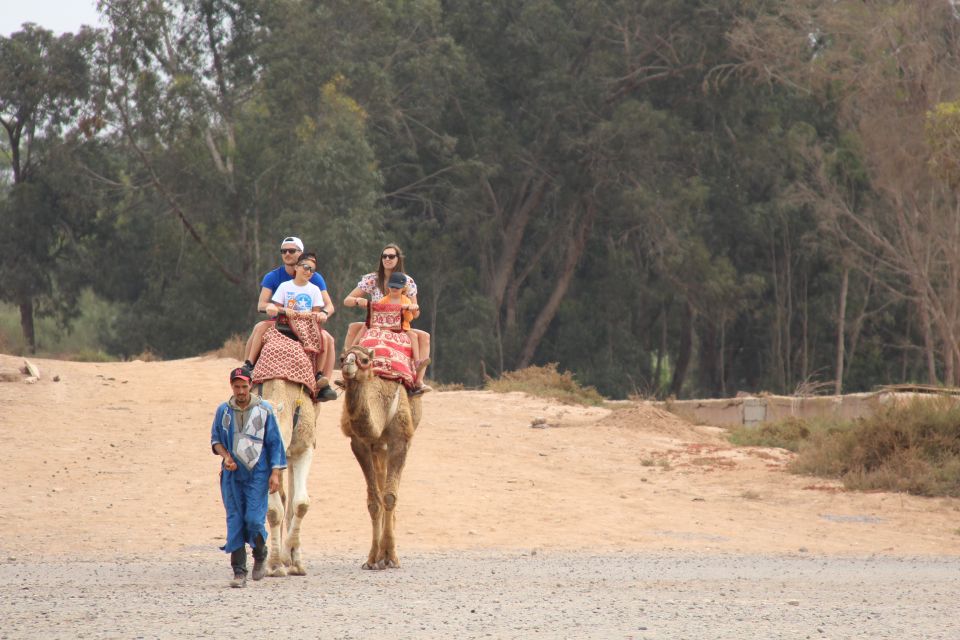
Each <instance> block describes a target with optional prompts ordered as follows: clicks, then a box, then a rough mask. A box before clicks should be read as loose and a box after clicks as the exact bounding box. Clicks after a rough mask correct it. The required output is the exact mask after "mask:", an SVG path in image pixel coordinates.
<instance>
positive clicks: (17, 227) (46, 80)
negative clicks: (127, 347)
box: [0, 24, 98, 351]
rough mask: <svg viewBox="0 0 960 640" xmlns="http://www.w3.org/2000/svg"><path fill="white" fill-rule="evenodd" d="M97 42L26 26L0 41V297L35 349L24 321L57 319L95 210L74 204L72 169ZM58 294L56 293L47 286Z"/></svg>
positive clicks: (87, 115)
mask: <svg viewBox="0 0 960 640" xmlns="http://www.w3.org/2000/svg"><path fill="white" fill-rule="evenodd" d="M96 38H97V34H96V32H94V31H93V30H90V29H87V28H84V29H81V30H80V31H79V32H77V33H76V34H71V33H65V34H63V35H60V36H55V35H54V34H53V33H52V32H51V31H48V30H46V29H43V28H41V27H39V26H36V25H33V24H25V25H24V27H23V29H22V30H20V31H17V32H15V33H13V34H12V35H11V36H10V37H0V125H2V126H3V129H4V132H5V136H4V137H3V139H2V142H0V153H2V156H3V158H4V161H5V162H4V163H5V165H6V166H5V171H4V173H5V174H6V176H7V178H8V179H7V181H6V184H4V188H3V193H2V194H0V299H3V300H7V301H10V302H13V303H14V304H16V305H17V306H18V308H19V311H20V326H21V330H22V332H23V336H24V339H25V341H26V343H27V345H28V347H29V348H30V349H31V351H33V350H35V349H36V345H37V342H36V333H35V329H34V316H35V313H36V312H37V311H38V309H39V310H40V311H53V310H59V311H61V314H60V315H61V317H65V315H66V310H67V309H69V308H70V306H71V302H72V301H75V300H76V296H77V295H78V293H79V287H76V286H69V285H70V284H72V283H75V282H76V281H77V278H79V277H81V276H82V275H83V274H82V271H80V270H77V269H76V268H75V267H76V266H77V265H76V264H74V263H72V260H73V259H74V258H75V257H76V256H77V252H78V251H79V246H78V243H79V242H80V241H81V240H82V239H83V237H84V236H85V235H87V234H88V233H89V231H90V225H91V220H92V218H93V216H95V214H96V207H95V206H91V203H90V201H89V199H87V198H85V197H80V196H79V195H78V192H81V191H82V187H81V185H80V184H79V182H78V180H79V179H80V178H79V177H78V174H79V171H78V169H77V166H76V165H75V164H74V163H73V162H72V160H73V157H74V156H75V155H77V154H79V153H81V151H80V147H81V146H82V145H84V143H86V142H87V141H88V138H89V137H90V136H92V135H93V134H94V132H95V129H97V127H98V125H97V123H96V117H95V109H94V108H93V106H92V103H91V100H90V98H91V59H92V52H93V49H94V45H95V43H96ZM58 280H60V281H63V280H66V282H61V286H59V287H58V286H57V281H58Z"/></svg>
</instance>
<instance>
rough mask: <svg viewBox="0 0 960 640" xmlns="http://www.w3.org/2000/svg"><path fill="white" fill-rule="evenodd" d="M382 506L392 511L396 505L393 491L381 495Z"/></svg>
mask: <svg viewBox="0 0 960 640" xmlns="http://www.w3.org/2000/svg"><path fill="white" fill-rule="evenodd" d="M383 506H384V507H385V508H386V510H387V511H393V509H394V508H395V507H396V506H397V496H396V495H395V494H393V493H388V494H385V495H384V496H383Z"/></svg>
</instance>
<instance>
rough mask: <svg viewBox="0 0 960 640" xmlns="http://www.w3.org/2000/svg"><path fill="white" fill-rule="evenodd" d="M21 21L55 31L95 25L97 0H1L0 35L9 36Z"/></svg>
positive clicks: (74, 29) (17, 28) (96, 21)
mask: <svg viewBox="0 0 960 640" xmlns="http://www.w3.org/2000/svg"><path fill="white" fill-rule="evenodd" d="M24 22H35V23H37V24H38V25H40V26H41V27H43V28H44V29H49V30H50V31H53V32H54V33H63V32H64V31H76V30H77V29H79V28H80V25H82V24H88V25H90V26H93V27H95V26H98V15H97V3H96V0H0V35H3V36H9V35H10V34H11V33H13V32H14V31H19V30H20V25H22V24H23V23H24Z"/></svg>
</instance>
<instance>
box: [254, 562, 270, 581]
mask: <svg viewBox="0 0 960 640" xmlns="http://www.w3.org/2000/svg"><path fill="white" fill-rule="evenodd" d="M266 574H267V559H266V558H264V559H263V560H257V559H256V558H254V559H253V573H251V574H250V577H251V578H253V580H263V576H265V575H266Z"/></svg>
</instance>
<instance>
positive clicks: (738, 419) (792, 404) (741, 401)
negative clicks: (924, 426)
mask: <svg viewBox="0 0 960 640" xmlns="http://www.w3.org/2000/svg"><path fill="white" fill-rule="evenodd" d="M916 397H926V398H934V397H941V396H937V395H932V394H919V393H904V392H892V391H878V392H874V393H852V394H849V395H844V396H811V397H806V398H800V397H794V396H745V397H742V398H726V399H721V400H668V401H665V402H656V403H653V404H654V405H655V406H657V407H660V408H662V409H666V410H667V411H672V412H673V413H675V414H677V415H679V416H682V417H684V418H686V419H688V420H690V421H691V422H694V423H696V424H708V425H713V426H717V427H736V426H741V425H748V426H750V425H758V424H760V423H763V422H776V421H778V420H783V419H784V418H788V417H796V418H803V419H809V418H817V417H835V418H840V419H844V420H852V419H855V418H860V417H863V416H866V415H870V414H871V413H873V412H874V411H875V410H876V408H877V407H879V406H880V405H881V404H885V403H887V402H899V401H904V400H911V399H913V398H916Z"/></svg>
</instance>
